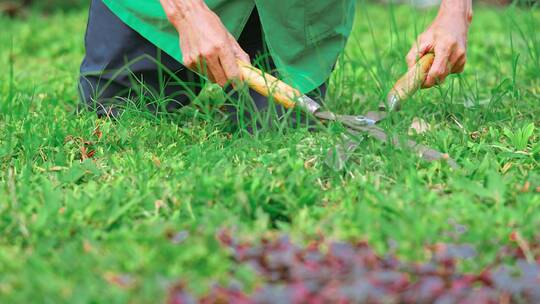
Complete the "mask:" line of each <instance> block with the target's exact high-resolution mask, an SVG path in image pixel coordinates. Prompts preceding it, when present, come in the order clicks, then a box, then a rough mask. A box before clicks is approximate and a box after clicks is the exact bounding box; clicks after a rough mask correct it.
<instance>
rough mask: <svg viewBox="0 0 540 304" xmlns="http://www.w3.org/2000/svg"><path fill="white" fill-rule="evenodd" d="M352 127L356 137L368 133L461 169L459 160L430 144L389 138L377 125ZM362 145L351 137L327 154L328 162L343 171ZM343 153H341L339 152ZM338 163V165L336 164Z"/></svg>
mask: <svg viewBox="0 0 540 304" xmlns="http://www.w3.org/2000/svg"><path fill="white" fill-rule="evenodd" d="M349 128H350V129H352V130H354V131H353V133H352V135H354V136H355V137H356V136H357V135H359V134H362V133H363V134H367V135H369V136H370V137H373V138H375V139H377V140H379V141H382V142H385V143H390V144H391V145H394V146H396V147H400V148H407V149H411V150H413V151H414V152H416V153H417V154H418V155H419V156H420V157H421V158H422V159H423V160H425V161H428V162H433V161H441V160H442V161H445V162H446V163H447V164H448V165H449V166H450V167H451V168H452V169H459V165H458V164H457V162H456V161H455V160H454V159H452V158H451V157H450V156H449V155H448V154H446V153H441V152H439V151H437V150H435V149H432V148H430V147H428V146H425V145H422V144H419V143H417V142H415V141H413V140H410V139H408V140H404V141H403V140H400V139H399V138H398V136H394V137H392V138H389V136H388V135H387V134H386V132H384V130H383V129H381V128H379V127H375V126H365V127H354V128H353V127H349ZM359 145H360V141H358V140H357V139H355V138H349V139H348V140H347V141H346V142H345V144H343V147H340V146H341V145H338V146H337V147H336V148H335V149H332V150H331V152H333V151H335V153H336V154H335V155H331V154H330V153H329V154H328V156H327V161H326V163H327V164H330V165H332V164H334V165H333V166H330V167H331V168H333V169H334V170H337V171H341V170H342V169H343V168H344V167H345V163H346V162H347V161H348V160H349V158H350V157H351V156H352V153H353V152H354V150H356V148H358V146H359ZM338 153H341V154H338ZM335 159H338V160H339V162H336V161H334V162H332V161H333V160H335ZM335 164H338V165H335Z"/></svg>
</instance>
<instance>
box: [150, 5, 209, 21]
mask: <svg viewBox="0 0 540 304" xmlns="http://www.w3.org/2000/svg"><path fill="white" fill-rule="evenodd" d="M160 1H161V5H162V6H163V8H164V10H165V12H166V13H167V16H168V17H169V19H170V21H171V22H172V23H173V24H175V25H176V23H178V22H182V21H185V20H189V19H192V18H190V17H194V16H195V15H197V13H199V12H201V11H208V10H209V9H208V7H207V6H206V3H205V2H204V0H160Z"/></svg>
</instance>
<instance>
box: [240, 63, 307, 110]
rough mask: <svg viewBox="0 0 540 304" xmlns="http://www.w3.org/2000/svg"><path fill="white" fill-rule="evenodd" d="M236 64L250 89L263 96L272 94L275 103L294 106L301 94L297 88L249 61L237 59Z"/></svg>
mask: <svg viewBox="0 0 540 304" xmlns="http://www.w3.org/2000/svg"><path fill="white" fill-rule="evenodd" d="M238 65H239V67H240V75H241V77H242V80H243V81H245V82H246V83H247V84H248V85H249V87H250V88H251V89H252V90H254V91H256V92H257V93H259V94H261V95H263V96H265V97H269V96H272V97H273V98H274V100H275V101H276V102H277V103H279V104H280V105H282V106H284V107H285V108H287V109H292V108H294V107H295V106H296V102H295V100H298V98H300V97H301V96H302V93H300V91H298V90H297V89H295V88H293V87H291V86H290V85H288V84H286V83H285V82H283V81H281V80H279V79H277V78H276V77H274V76H272V75H270V74H268V73H264V72H263V71H261V70H259V69H257V68H255V67H254V66H252V65H251V64H249V63H246V62H243V61H241V60H238Z"/></svg>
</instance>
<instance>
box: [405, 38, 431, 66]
mask: <svg viewBox="0 0 540 304" xmlns="http://www.w3.org/2000/svg"><path fill="white" fill-rule="evenodd" d="M431 47H432V44H431V43H430V42H419V43H416V44H415V45H414V46H413V47H412V48H411V50H410V51H409V53H408V54H407V57H406V60H407V65H408V66H409V68H412V67H414V65H415V64H416V62H417V61H418V59H419V58H421V57H422V56H424V55H425V54H427V53H428V52H430V51H431Z"/></svg>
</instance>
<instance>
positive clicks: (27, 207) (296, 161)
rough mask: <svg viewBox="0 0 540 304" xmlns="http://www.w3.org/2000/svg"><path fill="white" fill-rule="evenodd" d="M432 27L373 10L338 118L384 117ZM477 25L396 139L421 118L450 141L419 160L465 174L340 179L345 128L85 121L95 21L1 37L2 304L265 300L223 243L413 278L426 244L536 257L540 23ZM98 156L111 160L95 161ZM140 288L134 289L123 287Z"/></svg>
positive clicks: (345, 61) (32, 24) (12, 23)
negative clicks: (264, 240) (80, 107)
mask: <svg viewBox="0 0 540 304" xmlns="http://www.w3.org/2000/svg"><path fill="white" fill-rule="evenodd" d="M434 13H435V12H434V11H428V12H424V11H415V10H413V9H412V8H410V7H408V6H399V7H387V6H376V5H371V4H366V5H364V4H362V5H359V9H358V15H357V20H356V22H357V23H356V26H355V30H354V34H353V37H352V38H351V40H350V43H349V44H348V48H347V50H346V53H345V55H344V57H343V58H342V60H341V62H340V64H339V65H338V69H337V71H336V73H334V75H333V79H332V82H331V84H332V85H331V92H330V94H329V97H328V100H329V107H330V108H331V109H333V110H335V111H339V112H341V113H358V114H360V113H363V112H366V111H368V110H372V109H376V108H377V105H378V103H379V101H380V100H381V99H382V98H383V96H384V95H385V94H386V93H387V92H388V90H389V88H390V87H391V85H392V83H393V81H394V80H395V79H396V78H397V77H398V76H399V75H400V74H402V73H403V72H404V71H405V70H406V65H405V62H404V60H403V57H404V55H405V54H406V53H407V51H408V47H409V46H410V44H411V42H412V41H413V39H414V37H415V36H416V34H418V33H419V32H421V31H422V30H423V28H424V27H425V26H426V25H427V24H428V23H429V21H430V20H431V19H432V18H433V16H434ZM474 18H475V19H474V22H473V26H472V29H471V34H470V39H469V40H470V47H469V60H468V66H467V69H466V71H465V73H464V74H463V75H460V76H452V77H450V78H449V79H448V81H447V82H446V83H445V84H444V85H443V86H441V87H438V88H434V89H432V90H429V91H423V92H421V93H419V94H417V96H415V97H414V98H412V99H411V100H409V101H408V103H407V104H406V105H405V106H404V109H403V111H402V112H400V113H396V114H393V115H392V117H391V118H390V119H389V120H388V121H385V122H384V123H383V125H382V126H383V127H384V128H385V129H387V130H388V131H389V132H395V133H396V134H403V135H405V134H407V131H408V128H409V126H410V124H411V121H412V120H413V119H414V118H415V117H421V118H423V119H424V120H426V121H427V122H428V123H430V124H431V126H432V129H431V130H430V131H429V132H427V133H425V134H423V135H416V136H414V137H415V138H416V140H418V141H419V142H421V143H423V144H427V145H429V146H432V147H435V148H437V149H439V150H442V151H445V152H447V153H449V154H450V155H452V156H453V157H454V158H455V159H456V160H457V162H458V163H459V164H460V165H461V167H462V168H461V169H459V170H452V169H451V168H449V167H448V166H447V165H443V164H441V163H426V162H424V161H422V160H421V159H420V158H419V157H417V156H415V155H413V154H411V153H410V152H408V151H404V150H396V149H394V148H392V147H390V146H388V145H385V144H381V143H379V142H376V141H374V140H371V139H365V140H364V141H363V144H362V145H361V147H360V148H359V149H358V150H357V151H356V152H355V155H354V157H353V158H352V160H351V162H350V163H349V164H348V167H347V168H346V170H344V171H342V172H335V171H333V170H331V169H329V168H328V167H327V166H326V165H325V163H324V160H325V157H326V150H327V149H328V148H330V147H332V146H333V145H334V144H335V143H336V142H337V138H338V137H339V136H338V135H339V133H341V130H342V129H341V127H340V126H337V125H332V126H329V127H328V128H327V129H324V130H322V131H321V132H315V133H313V132H309V131H307V130H305V129H302V128H300V129H288V128H276V129H272V130H266V131H262V132H257V133H256V134H254V135H249V134H247V133H246V132H238V131H237V132H228V131H227V129H228V128H227V125H226V124H224V123H223V121H222V120H221V119H220V118H219V116H218V115H216V114H214V113H208V112H207V111H204V109H205V108H206V106H207V105H208V104H209V103H214V102H216V100H219V99H220V98H221V95H220V94H218V93H215V92H211V91H210V92H209V93H207V94H206V95H205V96H202V97H201V98H200V99H199V101H198V106H190V107H187V108H185V109H183V110H182V111H180V112H179V113H177V114H174V115H160V116H154V115H150V114H149V113H144V112H137V111H128V112H127V113H126V114H125V115H123V116H122V117H121V118H120V119H119V121H117V122H111V121H107V120H97V119H96V118H95V116H94V115H93V114H91V113H83V114H80V115H76V114H74V110H75V109H76V105H77V102H78V101H77V89H76V85H77V74H78V66H79V64H80V62H81V60H82V56H83V53H84V49H83V43H82V42H83V38H84V37H83V36H84V29H85V24H86V21H85V20H86V11H85V10H75V11H69V12H64V13H61V12H57V13H52V14H49V15H47V16H42V15H39V14H37V13H32V14H30V15H29V16H28V17H27V18H26V19H15V20H13V19H7V18H5V17H0V28H1V31H0V32H1V34H0V67H1V71H2V72H1V73H0V302H2V303H15V302H17V303H29V302H30V303H32V302H42V303H59V302H69V303H89V302H93V303H114V302H135V303H138V302H155V301H156V300H161V299H164V297H166V295H167V288H168V286H169V285H170V284H171V283H172V282H176V281H177V280H179V279H182V280H184V281H186V282H188V284H189V288H191V290H193V291H194V292H195V293H199V292H204V291H205V290H206V289H207V288H209V287H210V286H211V284H213V283H215V282H220V283H223V284H226V283H227V282H229V281H231V279H234V280H236V281H239V282H242V283H243V284H244V285H246V286H251V287H253V286H255V285H256V275H255V274H254V272H253V271H252V270H251V269H250V268H249V267H247V266H242V267H237V266H236V265H235V264H234V263H233V262H232V261H231V259H230V257H229V251H228V250H226V249H224V248H223V247H222V246H221V245H220V244H219V242H218V241H217V240H216V233H217V231H219V230H220V229H222V228H227V229H230V230H231V231H233V233H234V235H235V236H237V237H239V238H241V239H244V240H256V239H258V238H261V237H263V236H268V235H280V234H288V235H290V236H291V238H292V239H293V240H294V241H295V242H297V243H304V242H308V241H309V240H311V239H313V238H316V237H319V236H321V235H323V236H324V237H325V238H328V239H332V240H365V241H367V242H369V243H370V244H371V245H372V246H373V247H374V248H375V250H377V251H378V252H380V253H384V252H387V251H388V250H389V247H396V249H395V250H397V253H398V255H399V256H400V257H401V258H403V259H406V260H422V259H425V258H426V251H425V249H424V248H425V245H427V244H434V243H438V242H452V243H466V244H471V245H473V246H474V247H475V248H476V249H477V251H478V252H479V255H478V256H477V257H476V258H475V259H473V260H470V261H467V262H464V263H462V264H461V265H460V267H462V268H463V269H471V270H475V269H480V268H482V267H483V266H484V265H487V264H488V263H490V262H492V261H493V259H494V257H495V255H496V253H497V251H498V248H499V247H500V246H501V245H503V244H507V243H509V239H508V236H509V234H510V233H511V232H512V231H518V232H519V233H520V234H521V235H522V236H523V238H524V239H526V240H532V239H534V237H536V236H538V231H539V230H540V170H539V169H538V164H539V161H540V133H539V132H538V130H539V128H540V103H539V100H540V37H539V35H538V30H537V29H538V28H540V12H539V11H538V10H537V9H536V10H532V11H531V10H522V9H519V8H506V9H502V8H491V7H476V8H475V17H474ZM531 128H533V129H531ZM85 142H87V143H88V142H90V144H86V145H85ZM82 148H86V152H89V151H90V150H93V151H94V153H95V154H94V155H93V156H92V157H91V158H89V159H85V160H83V161H81V158H85V157H82V156H84V154H85V153H83V152H84V151H82ZM180 232H181V233H180ZM178 233H180V234H178ZM179 237H180V238H182V239H181V240H180V241H176V242H175V241H174V240H175V238H179ZM171 239H173V241H171ZM122 275H125V276H127V278H128V279H129V281H130V282H129V284H128V285H129V286H127V287H126V286H124V288H121V287H118V286H117V285H119V284H113V283H111V281H112V282H114V281H117V280H118V279H119V276H120V279H122V278H123V277H122ZM120 285H122V284H120Z"/></svg>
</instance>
